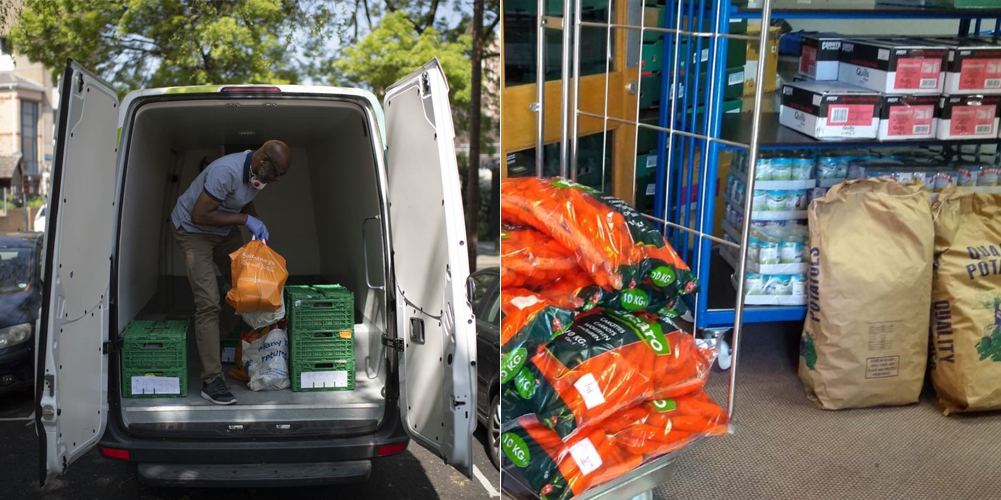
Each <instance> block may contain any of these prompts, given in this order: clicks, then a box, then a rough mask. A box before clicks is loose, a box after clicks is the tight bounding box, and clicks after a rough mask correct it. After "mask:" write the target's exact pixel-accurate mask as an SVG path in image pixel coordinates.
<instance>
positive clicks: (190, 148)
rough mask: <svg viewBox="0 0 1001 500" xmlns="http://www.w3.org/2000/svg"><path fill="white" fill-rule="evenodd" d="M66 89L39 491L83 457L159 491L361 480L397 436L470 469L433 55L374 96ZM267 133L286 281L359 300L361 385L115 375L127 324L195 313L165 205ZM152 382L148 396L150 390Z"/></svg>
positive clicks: (466, 384) (457, 243)
mask: <svg viewBox="0 0 1001 500" xmlns="http://www.w3.org/2000/svg"><path fill="white" fill-rule="evenodd" d="M59 95H60V105H59V120H58V124H57V131H58V133H57V141H56V147H55V161H54V162H53V169H52V189H51V194H50V195H49V199H50V200H51V201H52V203H50V204H49V206H48V214H47V218H48V219H49V220H51V221H52V224H50V225H48V226H47V233H48V235H47V236H46V240H47V241H48V242H50V243H51V245H50V246H49V247H48V248H46V249H45V252H46V256H45V270H44V272H45V276H46V279H45V283H46V286H45V290H44V293H43V299H42V317H41V326H40V327H39V334H38V337H39V340H38V350H39V353H38V359H39V365H40V366H39V369H38V374H39V377H38V380H37V383H36V393H35V398H36V403H37V408H38V411H37V412H36V428H37V431H38V435H39V439H40V441H41V443H40V446H41V450H42V454H41V467H40V469H41V470H40V472H41V480H42V482H43V484H44V482H45V480H46V479H47V478H49V477H51V476H53V475H55V474H64V473H65V472H66V471H67V469H68V468H69V467H72V466H73V462H74V461H75V460H76V459H78V458H80V457H81V456H83V455H84V454H85V453H86V452H87V451H88V450H90V449H93V448H95V447H98V448H99V449H100V451H101V453H102V454H103V455H104V456H106V457H109V458H113V459H118V460H127V461H130V462H132V463H134V464H137V469H138V475H139V477H140V478H141V479H142V480H143V481H144V482H146V483H147V484H151V485H164V486H186V487H197V486H220V485H225V486H289V485H299V484H335V483H343V482H348V481H359V480H365V479H367V478H368V477H369V474H370V472H371V469H372V462H373V461H375V460H378V459H379V458H380V457H384V456H388V455H393V454H397V453H401V452H403V451H404V450H406V448H407V446H408V444H410V443H411V442H413V443H416V444H418V445H420V446H423V447H425V448H427V449H429V450H430V451H431V452H432V453H434V454H436V455H437V456H439V457H442V458H443V459H444V461H445V462H446V463H448V464H450V465H452V466H453V467H454V468H455V469H457V470H458V471H459V472H461V473H462V474H464V475H466V476H467V477H472V472H473V464H472V451H473V448H472V446H473V438H472V436H473V431H474V430H475V428H476V414H475V409H476V387H475V384H476V379H475V378H476V343H475V342H476V331H475V329H476V325H475V323H474V320H473V313H472V309H471V307H470V301H471V299H472V297H471V296H470V293H469V290H470V288H471V287H470V286H469V283H470V282H469V281H468V277H469V272H468V269H469V265H468V262H467V257H466V255H467V253H466V246H465V245H466V242H465V229H464V227H465V224H464V214H463V207H462V196H461V192H460V183H459V174H458V169H457V166H456V156H455V150H454V147H453V141H454V137H455V131H454V128H453V125H452V115H451V107H450V105H449V102H448V84H447V82H446V81H445V76H444V72H443V71H442V68H441V66H440V65H439V63H438V61H437V60H433V61H431V62H429V63H428V64H426V65H424V66H423V67H421V68H418V69H417V70H416V71H414V72H413V73H411V74H410V75H408V76H406V77H405V78H403V79H402V80H400V81H399V82H397V83H396V84H394V85H391V86H390V87H388V88H387V89H386V93H385V97H384V99H383V101H382V103H380V102H379V100H378V99H377V98H376V96H375V95H374V94H372V93H371V92H369V91H366V90H361V89H354V88H337V87H323V86H302V85H204V86H195V87H173V88H160V89H143V90H137V91H133V92H130V93H129V94H128V95H127V96H126V97H125V98H124V100H123V101H121V102H119V99H118V93H117V92H116V90H115V88H114V87H112V86H111V85H109V84H108V83H106V82H104V81H102V80H101V79H100V78H98V77H96V76H95V75H93V74H92V73H91V72H89V71H88V70H86V69H85V68H83V67H82V66H80V65H79V64H78V63H76V62H75V61H72V60H70V61H68V63H67V66H66V70H65V73H64V75H63V77H62V80H61V83H60V93H59ZM269 139H277V140H282V141H284V142H285V143H286V144H288V146H289V148H290V150H291V155H292V167H293V168H292V170H291V171H290V172H289V173H288V175H285V176H283V177H282V181H281V182H280V183H272V184H270V185H269V186H268V187H267V188H266V189H265V190H264V191H263V192H262V193H261V195H260V196H258V197H257V198H256V199H255V200H254V205H255V207H256V209H257V211H258V212H259V213H260V214H261V217H262V219H264V220H265V221H266V222H267V223H268V225H269V228H270V236H271V237H270V239H269V241H268V245H269V246H270V247H271V248H273V249H274V250H275V251H276V252H278V253H279V254H280V255H282V256H283V257H284V258H285V259H286V260H287V264H288V271H289V283H297V282H298V283H329V284H332V283H337V284H340V285H342V286H344V287H345V288H347V289H348V290H350V291H352V292H353V293H354V311H353V312H354V314H353V316H354V328H353V331H352V332H351V333H350V338H351V339H352V342H353V352H352V354H353V360H354V363H353V364H354V368H353V370H352V371H348V372H345V371H341V372H338V373H337V375H338V377H337V380H341V379H340V376H341V375H343V376H344V378H345V379H347V378H348V377H351V378H352V382H353V384H354V387H353V389H350V390H348V389H344V390H333V391H331V390H329V389H332V388H337V387H327V388H324V387H322V386H321V387H320V388H318V390H315V391H312V392H303V391H291V390H282V391H262V392H254V391H251V390H249V389H247V387H246V384H239V383H237V382H236V381H234V379H229V381H228V384H229V387H230V389H231V390H232V391H233V393H234V395H235V396H236V397H237V399H238V401H239V403H238V404H235V405H231V406H225V407H217V406H212V405H211V403H208V402H206V401H205V400H204V399H202V398H201V397H199V393H200V389H201V384H202V381H201V377H200V376H199V366H198V363H197V357H195V356H192V357H189V359H190V360H191V361H190V362H188V363H187V366H186V367H185V368H182V367H178V368H177V369H175V370H160V371H157V372H156V373H149V371H148V370H146V369H145V368H141V367H139V368H137V367H135V366H132V367H131V368H128V369H127V368H126V367H123V364H124V361H125V360H124V359H123V356H122V351H123V344H125V341H124V339H123V338H122V333H123V332H124V331H125V330H126V328H127V327H128V325H129V324H130V323H132V322H133V321H135V320H141V319H149V318H156V317H160V318H163V317H174V318H176V317H178V316H180V317H187V318H190V317H191V314H190V311H192V310H193V305H194V302H193V300H192V298H191V296H190V295H187V296H186V295H185V294H186V293H187V292H188V291H189V290H190V288H189V286H188V284H187V281H186V278H185V270H184V263H183V259H180V258H177V257H178V252H177V250H176V248H175V245H174V242H173V241H172V236H171V235H172V233H171V231H170V228H169V226H168V224H170V221H169V220H168V216H169V214H170V210H171V209H172V208H173V205H174V203H175V200H176V199H177V197H178V196H179V194H181V193H183V192H184V190H185V189H186V188H187V187H188V186H189V185H190V183H191V181H192V179H194V178H195V177H196V176H197V175H198V173H199V172H200V169H201V167H202V166H203V165H204V164H206V162H208V161H211V160H212V159H213V158H216V157H218V156H219V155H221V154H233V153H241V152H249V151H252V150H254V149H256V148H258V147H260V146H261V144H263V143H264V141H265V140H269ZM247 165H248V167H247V168H248V170H247V171H246V172H245V176H246V178H247V179H249V176H250V172H249V163H248V164H247ZM240 230H241V231H242V230H243V228H240ZM246 240H247V238H246V237H244V241H246ZM175 292H176V293H175ZM185 315H186V316H185ZM342 333H344V332H342ZM340 338H347V337H340ZM331 356H333V355H331ZM290 362H291V363H292V364H293V366H292V367H293V371H292V373H293V380H292V383H293V388H296V386H297V385H299V384H300V383H301V384H302V385H304V386H305V385H307V384H306V382H309V384H313V383H314V382H312V378H307V377H305V375H307V373H306V372H312V373H308V374H309V375H316V374H318V373H319V371H322V369H323V366H318V367H316V368H312V366H311V365H307V367H306V368H305V369H302V370H301V371H302V373H301V375H303V376H302V377H300V378H299V379H298V380H296V379H295V377H294V374H295V373H296V372H295V366H296V365H295V360H294V358H293V359H291V361H290ZM340 363H341V361H340V360H338V366H350V365H347V364H346V363H347V361H344V364H340ZM320 365H323V363H320ZM330 365H331V363H327V364H326V366H328V367H329V366H330ZM300 366H301V364H300ZM328 371H329V370H328ZM332 375H333V374H332ZM157 376H160V377H163V379H161V380H160V381H156V382H157V383H158V384H159V383H160V382H163V384H162V385H161V386H162V387H163V388H162V389H159V390H160V392H156V393H144V392H143V387H144V386H143V384H146V383H149V382H151V381H150V380H149V379H150V378H155V377H157ZM330 380H334V379H333V378H331V379H330ZM137 382H138V384H139V385H137ZM130 384H131V385H130ZM330 384H331V386H335V385H336V384H335V382H330ZM341 387H344V386H343V385H342V386H341ZM125 388H132V389H133V390H132V391H125V390H124V389H125ZM136 388H138V389H136ZM180 388H184V389H186V394H184V390H182V389H180ZM133 392H139V393H141V394H142V395H143V396H144V397H140V398H134V397H127V396H132V395H134V394H133ZM87 430H90V431H91V432H89V433H88V432H87Z"/></svg>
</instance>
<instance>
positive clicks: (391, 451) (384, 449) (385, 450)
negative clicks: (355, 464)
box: [379, 443, 407, 457]
mask: <svg viewBox="0 0 1001 500" xmlns="http://www.w3.org/2000/svg"><path fill="white" fill-rule="evenodd" d="M405 449H407V443H397V444H387V445H385V446H380V447H379V456H380V457H384V456H386V455H395V454H397V453H399V452H401V451H403V450H405Z"/></svg>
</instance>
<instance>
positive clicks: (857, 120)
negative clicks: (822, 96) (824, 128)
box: [827, 104, 876, 127]
mask: <svg viewBox="0 0 1001 500" xmlns="http://www.w3.org/2000/svg"><path fill="white" fill-rule="evenodd" d="M875 108H876V107H875V106H873V105H872V104H832V105H830V106H828V108H827V109H828V115H827V124H828V125H836V126H839V127H840V126H845V125H851V126H853V127H861V126H866V125H870V124H871V123H872V115H873V110H875Z"/></svg>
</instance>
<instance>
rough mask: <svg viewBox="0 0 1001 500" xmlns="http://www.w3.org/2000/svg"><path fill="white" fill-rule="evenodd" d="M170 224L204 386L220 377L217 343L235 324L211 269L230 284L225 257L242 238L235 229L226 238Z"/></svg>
mask: <svg viewBox="0 0 1001 500" xmlns="http://www.w3.org/2000/svg"><path fill="white" fill-rule="evenodd" d="M170 224H171V228H172V229H173V230H174V241H176V242H177V246H178V247H180V248H181V251H182V252H184V265H185V267H186V268H187V271H188V282H189V283H190V284H191V292H192V293H193V294H194V296H195V340H196V344H197V346H198V358H199V359H200V360H201V362H202V381H203V382H205V383H206V384H208V383H210V382H212V381H214V380H215V379H217V378H219V377H222V361H221V359H220V357H221V353H220V350H221V344H222V342H223V340H225V339H226V337H227V336H228V335H229V332H230V331H231V330H232V329H233V326H234V325H236V312H235V311H234V310H233V308H232V307H230V305H229V304H227V303H226V302H225V301H222V300H220V299H221V297H220V296H219V285H218V283H217V282H216V274H215V266H219V270H220V271H221V272H222V275H223V277H224V278H225V279H226V280H227V281H231V280H230V276H231V273H230V265H231V260H230V258H229V254H231V253H233V252H235V251H236V250H237V249H239V248H240V247H241V246H243V238H242V236H241V235H240V230H239V229H237V228H235V227H234V228H233V229H232V230H231V231H230V232H229V235H227V236H219V235H216V234H201V233H189V232H187V231H185V230H184V229H183V228H177V227H174V225H173V223H170Z"/></svg>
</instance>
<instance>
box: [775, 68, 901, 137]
mask: <svg viewBox="0 0 1001 500" xmlns="http://www.w3.org/2000/svg"><path fill="white" fill-rule="evenodd" d="M882 98H883V97H882V96H881V95H880V94H879V93H878V92H872V91H869V90H865V89H860V88H858V87H853V86H851V85H846V84H843V83H840V82H815V81H801V82H793V83H787V84H785V85H783V86H782V106H781V108H780V110H779V123H781V124H782V125H785V126H786V127H789V128H792V129H794V130H797V131H799V132H802V133H804V134H806V135H809V136H811V137H813V138H815V139H842V138H854V139H875V138H876V134H877V132H878V130H879V109H880V105H881V101H882Z"/></svg>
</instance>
